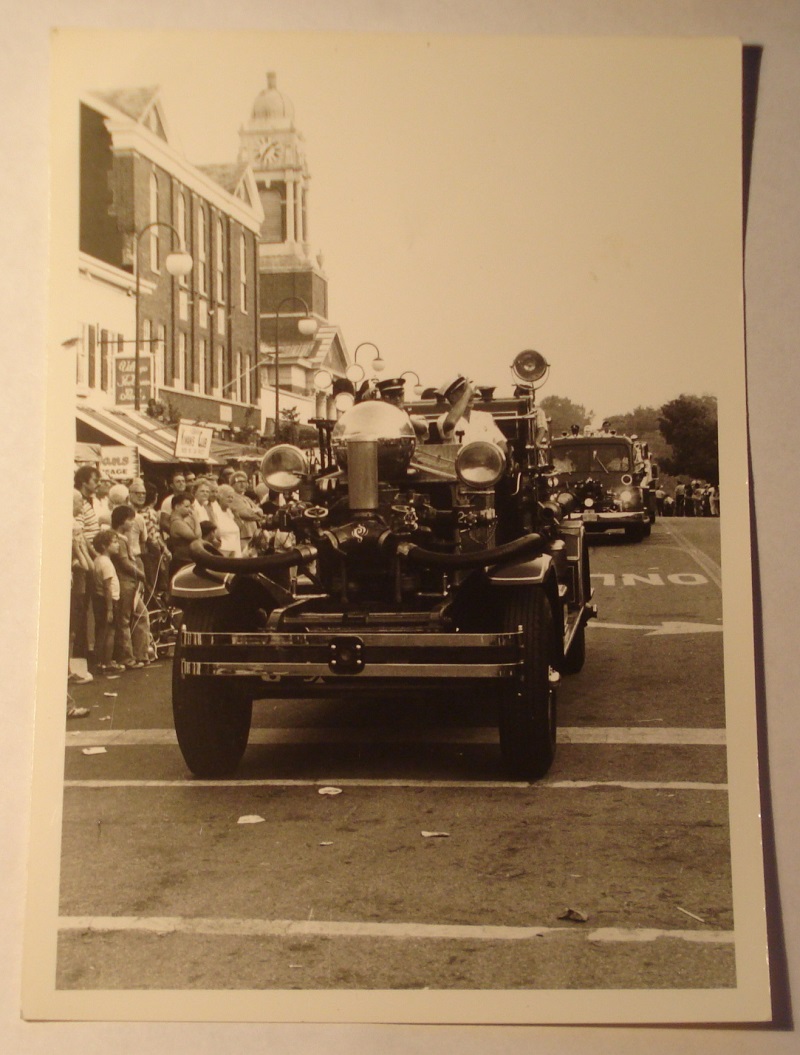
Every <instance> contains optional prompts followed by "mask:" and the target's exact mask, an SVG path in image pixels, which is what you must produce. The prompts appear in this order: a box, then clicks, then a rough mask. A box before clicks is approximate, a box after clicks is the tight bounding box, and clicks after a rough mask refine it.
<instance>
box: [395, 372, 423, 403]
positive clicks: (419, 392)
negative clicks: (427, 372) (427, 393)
mask: <svg viewBox="0 0 800 1055" xmlns="http://www.w3.org/2000/svg"><path fill="white" fill-rule="evenodd" d="M410 374H413V376H414V377H416V379H417V383H416V384H415V385H414V395H415V396H417V397H419V396H421V395H422V393H423V388H422V382H421V381H420V379H419V374H418V373H417V371H416V370H404V371H403V373H402V374H401V375H400V376H401V377H408V376H409V375H410Z"/></svg>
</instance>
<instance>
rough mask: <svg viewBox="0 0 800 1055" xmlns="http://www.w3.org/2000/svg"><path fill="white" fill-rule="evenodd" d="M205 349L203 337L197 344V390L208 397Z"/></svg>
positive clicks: (206, 345)
mask: <svg viewBox="0 0 800 1055" xmlns="http://www.w3.org/2000/svg"><path fill="white" fill-rule="evenodd" d="M207 347H208V341H207V340H206V339H205V337H201V338H200V340H199V341H198V342H197V390H198V391H199V392H203V393H205V395H208V385H209V379H208V362H207V359H206V357H207V354H208V353H207V352H206V349H207Z"/></svg>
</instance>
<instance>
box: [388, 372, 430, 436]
mask: <svg viewBox="0 0 800 1055" xmlns="http://www.w3.org/2000/svg"><path fill="white" fill-rule="evenodd" d="M376 388H377V389H378V393H379V396H380V398H381V399H382V400H383V401H384V402H385V403H391V404H392V406H395V407H398V408H399V409H400V410H405V412H406V414H408V411H407V410H406V403H405V389H406V383H405V380H404V379H403V378H402V377H391V378H387V379H386V380H384V381H378V383H377V385H376ZM408 417H409V419H410V421H411V424H412V425H413V426H414V432H415V433H416V434H417V439H418V440H422V441H423V442H424V441H425V440H426V439H427V438H428V423H427V421H426V420H425V418H421V417H419V415H417V414H408Z"/></svg>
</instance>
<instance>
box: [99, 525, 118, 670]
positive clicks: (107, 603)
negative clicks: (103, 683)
mask: <svg viewBox="0 0 800 1055" xmlns="http://www.w3.org/2000/svg"><path fill="white" fill-rule="evenodd" d="M93 545H94V550H95V553H96V554H97V556H96V557H95V559H94V567H93V569H92V604H93V607H94V625H95V631H94V636H95V646H94V647H95V657H96V659H97V669H98V671H100V672H101V673H104V674H116V673H117V672H119V671H121V670H124V669H125V668H124V666H123V665H122V664H121V663H117V662H115V660H114V637H115V630H116V626H117V623H118V610H119V598H120V586H119V578H118V577H117V572H116V569H115V567H114V563H113V560H112V558H113V557H114V556H115V555H116V554H118V553H119V535H117V533H116V532H115V531H111V530H109V529H108V528H103V529H102V530H101V531H98V532H97V534H96V535H95V537H94V543H93Z"/></svg>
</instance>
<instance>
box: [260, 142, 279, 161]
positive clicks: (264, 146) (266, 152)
mask: <svg viewBox="0 0 800 1055" xmlns="http://www.w3.org/2000/svg"><path fill="white" fill-rule="evenodd" d="M282 155H283V147H282V146H281V144H280V143H279V142H278V140H277V139H261V140H259V143H258V160H259V161H260V162H261V164H262V165H269V164H273V163H274V162H276V161H280V159H281V156H282Z"/></svg>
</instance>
